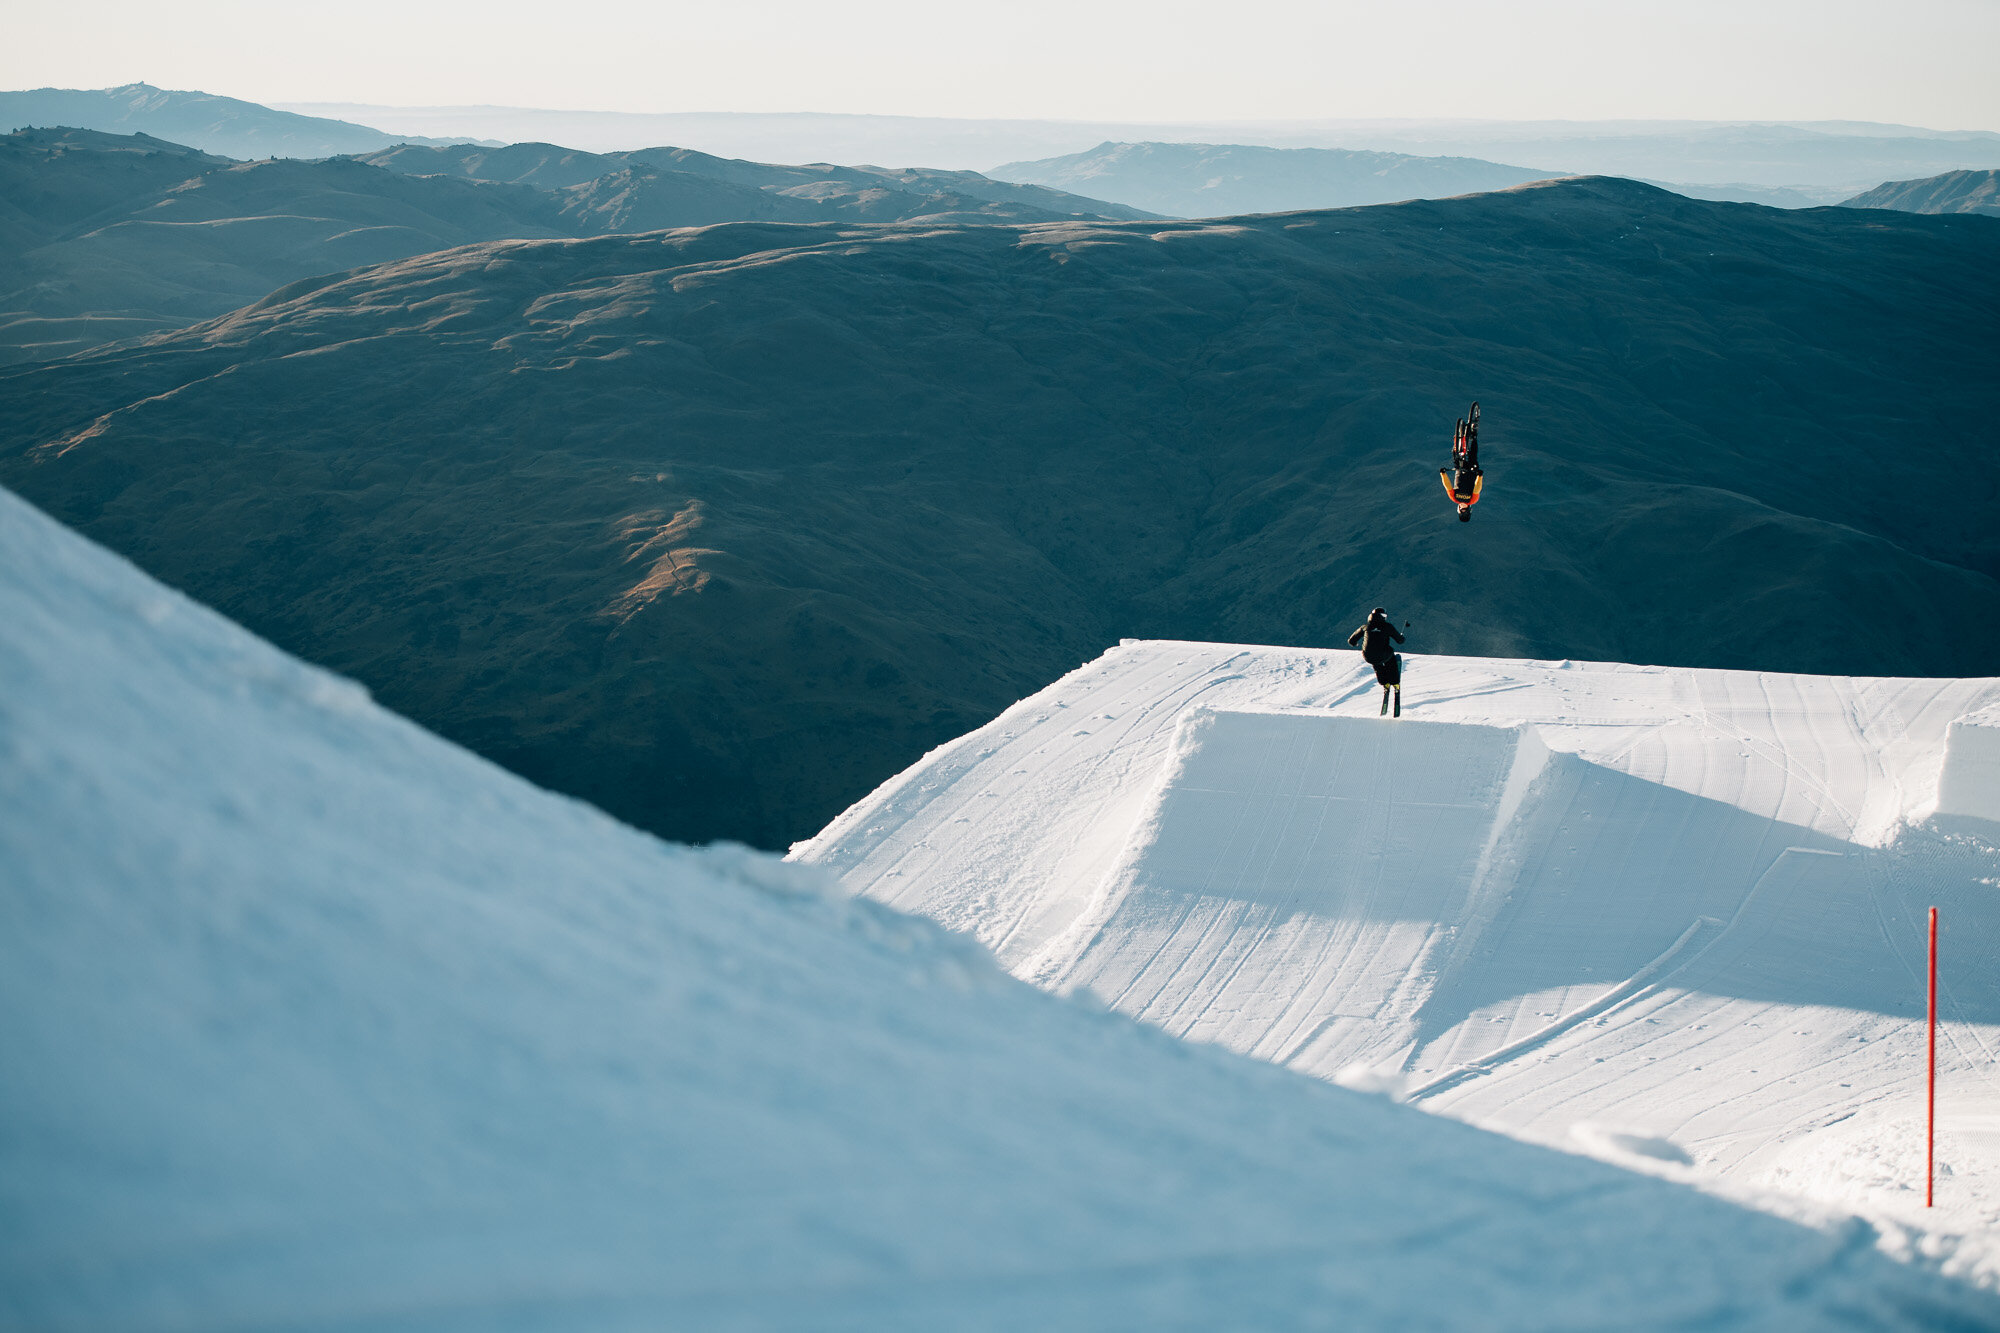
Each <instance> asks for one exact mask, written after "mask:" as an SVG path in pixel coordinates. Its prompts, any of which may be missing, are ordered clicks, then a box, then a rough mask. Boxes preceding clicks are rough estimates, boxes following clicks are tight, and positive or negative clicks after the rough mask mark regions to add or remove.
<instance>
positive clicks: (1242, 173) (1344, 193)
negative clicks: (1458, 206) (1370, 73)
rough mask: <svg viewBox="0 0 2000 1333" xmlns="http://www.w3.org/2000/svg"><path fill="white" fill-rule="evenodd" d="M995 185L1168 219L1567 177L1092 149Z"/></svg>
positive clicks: (1398, 157) (1366, 160)
mask: <svg viewBox="0 0 2000 1333" xmlns="http://www.w3.org/2000/svg"><path fill="white" fill-rule="evenodd" d="M993 174H994V175H996V176H998V177H1000V178H1001V179H1002V180H1012V181H1023V182H1028V183H1031V184H1035V185H1042V186H1047V187H1050V188H1054V189H1064V190H1076V191H1077V192H1079V193H1081V192H1082V191H1084V190H1085V189H1088V190H1091V191H1093V192H1095V194H1097V195H1099V196H1101V197H1104V198H1108V199H1115V200H1117V201H1119V202H1120V203H1126V204H1132V205H1135V206H1137V207H1140V208H1145V209H1148V210H1150V211H1151V212H1154V213H1164V214H1166V215H1168V216H1170V217H1183V218H1188V217H1203V218H1206V217H1233V216H1236V215H1238V214H1244V213H1282V212H1292V211H1296V210H1298V209H1308V208H1352V207H1355V206H1357V205H1366V204H1392V203H1399V202H1401V201H1403V200H1406V199H1444V198H1449V197H1451V196H1452V195H1459V194H1474V193H1477V192H1479V191H1482V190H1504V189H1507V188H1508V187H1510V186H1514V185H1525V184H1527V183H1528V182H1529V181H1535V180H1546V179H1548V178H1549V177H1551V176H1560V175H1564V174H1567V173H1564V172H1559V171H1554V172H1552V171H1538V170H1534V169H1532V168H1528V167H1513V166H1507V165H1504V164H1502V163H1498V162H1483V161H1480V160H1478V159H1476V158H1463V157H1413V156H1410V155H1408V154H1404V153H1373V152H1357V151H1350V150H1346V149H1338V148H1260V147H1256V146H1252V145H1245V144H1206V143H1112V142H1106V143H1101V144H1099V145H1098V146H1097V147H1095V148H1093V149H1091V150H1090V151H1089V152H1087V153H1073V154H1071V155H1069V156H1067V157H1055V158H1047V159H1045V160H1043V161H1039V162H1010V163H1008V164H1007V165H1005V166H1001V167H995V168H994V169H993Z"/></svg>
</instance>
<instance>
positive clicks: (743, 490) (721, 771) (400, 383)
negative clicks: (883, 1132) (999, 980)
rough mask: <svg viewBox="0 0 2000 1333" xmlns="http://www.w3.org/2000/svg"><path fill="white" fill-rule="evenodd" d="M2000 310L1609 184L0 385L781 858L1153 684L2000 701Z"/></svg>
mask: <svg viewBox="0 0 2000 1333" xmlns="http://www.w3.org/2000/svg"><path fill="white" fill-rule="evenodd" d="M1996 261H2000V222H1993V221H1989V220H1987V219H1982V218H1928V217H1919V216H1914V215H1907V214H1897V213H1885V212H1869V211H1857V210H1847V209H1817V210H1807V211H1803V212H1779V211H1775V210H1770V209H1764V208H1759V207H1754V206H1747V205H1733V204H1713V203H1703V202H1698V201H1694V200H1689V199H1685V198H1681V197H1677V196H1674V195H1670V194H1667V193H1664V192H1662V191H1659V190H1654V189H1651V188H1649V187H1646V186H1642V185H1637V184H1634V183H1631V182H1627V181H1617V180H1605V179H1581V180H1570V181H1564V182H1556V183H1551V184H1545V185H1539V186H1528V187H1523V188H1520V189H1516V190H1510V191H1507V192H1504V193H1499V194H1491V195H1480V196H1471V197H1466V198H1459V199H1451V200H1444V201H1438V202H1426V203H1412V204H1402V205H1393V206H1385V207H1376V208H1365V209H1352V210H1343V211H1334V212H1322V213H1302V214H1290V215H1275V216H1270V217H1261V218H1256V219H1247V220H1235V221H1224V222H1210V223H1122V224H1104V223H1082V222H1074V223H1057V224H1046V225H1037V226H950V227H939V226H917V227H906V226H875V227H867V226H845V225H839V224H825V223H823V224H816V225H809V226H789V225H782V224H754V223H746V224H735V225H728V226H718V227H710V228H705V229H700V230H691V231H678V232H665V233H658V234H651V235H638V236H614V237H606V238H600V239H589V240H564V241H552V242H505V243H494V244H485V245H478V246H472V247H467V248H462V249H457V250H450V251H445V252H442V253H437V254H430V255H424V256H421V257H418V258H414V259H408V260H403V261H400V262H397V263H393V264H387V265H382V266H378V267H374V268H369V269H363V270H359V271H357V272H353V273H349V274H344V275H336V276H333V277H327V278H320V279H314V280H310V281H307V282H302V283H299V284H296V285H294V286H293V287H290V288H287V289H285V290H281V291H278V292H276V293H273V294H272V295H271V296H270V297H268V298H267V299H265V300H263V301H261V302H259V303H257V304H256V305H254V306H251V307H249V308H247V309H245V310H242V311H239V312H236V313H234V314H231V315H228V316H225V317H223V318H221V319H218V320H215V321H212V322H210V323H208V324H205V325H201V326H199V327H196V328H193V329H189V330H187V331H184V332H181V333H178V334H174V335H171V336H167V337H163V338H160V339H157V340H154V341H153V342H151V343H150V344H148V345H144V346H140V347H136V348H126V349H121V350H116V351H110V352H106V353H103V354H100V355H96V356H88V357H78V358H72V359H70V360H67V361H64V362H60V363H55V364H50V365H45V366H39V367H23V368H16V369H14V370H10V371H5V372H0V423H4V424H0V430H4V432H5V434H4V437H0V482H4V483H5V484H7V485H8V486H11V487H14V488H16V489H18V490H20V491H21V492H22V493H24V494H26V495H27V496H28V497H29V498H30V499H32V500H34V501H36V502H37V503H39V504H41V505H42V506H44V507H45V508H47V509H49V510H50V511H51V512H53V513H54V514H56V515H57V516H58V517H60V518H62V519H64V520H65V521H67V522H70V523H72V524H74V525H76V526H78V527H80V528H81V529H82V530H83V531H85V532H86V533H88V534H89V535H90V536H92V537H94V538H96V539H97V540H100V541H103V542H105V543H107V544H109V545H111V546H112V547H114V548H115V549H118V550H121V551H123V552H125V553H127V554H129V555H131V556H132V557H133V558H135V559H136V560H138V561H139V562H140V563H141V564H142V565H144V566H145V567H146V568H148V569H149V570H151V571H153V572H155V573H156V574H158V575H160V576H162V577H164V578H166V579H168V580H169V581H171V582H174V583H176V584H179V585H180V586H182V587H184V588H186V589H188V590H189V591H190V592H192V593H194V594H195V595H196V596H199V597H201V598H203V599H204V600H207V601H209V602H211V603H213V604H215V605H216V606H218V607H220V608H221V609H222V610H224V611H225V612H227V613H228V614H229V615H231V616H233V617H235V618H237V619H239V620H241V621H243V622H244V623H245V624H247V625H249V626H250V627H251V628H252V629H254V630H255V631H257V632H258V633H260V634H264V635H266V636H268V637H270V638H272V639H274V640H276V641H277V642H278V643H280V644H281V645H283V646H285V647H287V648H289V649H292V650H293V651H296V652H300V653H302V654H304V655H306V656H308V657H310V658H313V659H315V660H317V661H320V662H323V663H326V664H328V665H330V666H332V667H334V668H336V669H338V670H340V671H343V672H346V673H348V674H351V675H353V676H355V677H357V678H359V679H361V680H362V681H364V682H366V683H367V684H368V685H370V686H371V687H372V688H373V689H374V690H375V691H376V693H377V694H378V695H379V696H380V697H381V698H382V699H383V700H384V701H385V702H387V703H388V704H390V705H391V706H393V707H395V708H397V709H400V710H402V711H404V712H405V713H407V714H409V715H410V716H412V717H414V718H416V719H418V720H419V721H422V722H423V723H425V724H426V725H429V726H432V727H434V728H436V729H438V730H440V731H442V732H444V733H445V734H446V735H448V736H451V737H453V738H456V739H459V740H462V741H465V742H467V743H469V744H471V745H472V746H474V747H475V748H478V749H480V750H481V751H482V752H484V753H486V754H487V755H489V756H490V757H492V758H494V759H496V760H498V761H500V762H501V763H503V764H506V765H508V766H510V767H513V768H515V769H517V770H518V771H520V772H522V773H524V774H526V775H528V776H530V777H532V778H535V779H537V780H539V781H542V782H544V783H547V784H549V785H551V786H554V787H556V788H558V789H560V790H565V791H569V792H572V793H574V794H577V795H580V796H583V797H585V798H587V799H590V800H592V801H595V802H597V803H599V804H601V805H603V806H604V807H605V808H607V809H609V810H611V811H613V812H614V813H617V814H619V815H621V816H622V817H624V818H627V819H629V820H632V821H634V822H636V823H639V824H642V825H644V826H647V827H650V828H653V829H656V830H659V831H661V832H664V833H667V834H669V835H673V836H678V837H691V838H712V837H722V836H728V837H737V838H743V839H747V840H750V841H753V842H757V843H761V844H764V845H782V844H783V843H785V842H786V841H788V840H790V839H792V838H796V837H799V836H802V835H805V834H808V833H810V832H812V831H814V830H815V829H816V828H817V827H818V826H819V825H820V824H821V823H822V822H823V821H824V820H825V819H826V818H828V817H829V816H831V815H832V814H834V813H835V812H837V811H838V810H840V809H841V808H843V807H844V806H845V805H846V804H848V803H849V802H850V801H852V800H853V799H855V798H856V797H857V796H858V795H860V794H861V793H862V792H864V791H865V790H867V788H868V787H869V786H870V785H871V784H873V783H875V782H877V781H879V780H880V779H881V778H883V777H886V776H887V775H889V774H890V773H892V772H894V771H895V770H897V769H898V768H900V767H901V766H903V765H904V764H906V763H907V762H909V761H910V760H911V759H912V758H914V757H915V756H916V755H918V754H919V753H921V752H922V751H923V750H924V749H925V748H926V747H928V746H931V745H934V744H936V743H938V742H941V741H943V740H946V739H948V738H950V737H952V736H954V735H957V734H959V733H960V732H962V731H964V730H965V729H966V728H967V727H969V726H970V725H972V724H974V723H976V722H980V721H983V720H985V719H986V718H987V717H990V716H991V715H992V714H993V713H994V712H995V711H996V710H997V709H999V708H1000V707H1002V706H1004V705H1005V704H1007V703H1008V702H1010V701H1012V700H1013V699H1015V698H1017V697H1020V696H1021V695H1023V694H1026V693H1027V692H1029V691H1030V690H1032V689H1034V688H1037V687H1039V686H1040V685H1042V684H1045V683H1046V682H1047V681H1048V680H1049V679H1051V678H1053V677H1054V676H1056V675H1058V674H1060V673H1061V672H1062V671H1064V670H1065V669H1067V668H1068V667H1070V666H1073V665H1074V664H1076V663H1077V662H1078V661H1080V660H1083V659H1084V658H1087V657H1089V656H1091V655H1093V654H1094V653H1096V652H1097V651H1098V650H1100V649H1101V648H1103V647H1104V646H1105V645H1106V644H1108V643H1111V642H1115V641H1116V640H1117V639H1118V638H1119V637H1120V636H1128V635H1129V636H1147V637H1188V638H1202V639H1219V640H1234V641H1254V642H1264V643H1298V644H1307V645H1332V644H1337V643H1339V642H1340V641H1341V640H1343V639H1344V638H1345V636H1346V634H1347V631H1348V630H1349V628H1351V627H1352V625H1353V624H1354V623H1356V622H1357V621H1358V619H1359V618H1360V617H1361V615H1362V614H1363V613H1365V611H1366V610H1367V608H1368V607H1369V606H1372V605H1377V604H1383V605H1387V606H1389V607H1391V608H1392V610H1394V611H1395V612H1396V614H1397V616H1398V618H1399V619H1402V618H1408V619H1410V620H1411V621H1412V622H1413V626H1412V631H1411V643H1410V650H1411V651H1412V652H1415V653H1423V652H1427V651H1438V652H1457V653H1475V654H1477V653H1486V654H1506V655H1532V656H1539V657H1548V658H1565V657H1570V658H1609V659H1619V660H1626V661H1638V662H1655V663H1662V664H1677V665H1707V666H1719V667H1752V666H1754V667H1766V668H1772V669H1780V670H1789V671H1820V672H1836V673H1843V674H1874V673H1881V674H1968V675H1969V674H1992V673H1995V672H2000V582H1996V576H2000V534H1996V531H1995V529H1994V525H1993V524H1992V522H1991V517H1990V516H1991V513H1992V509H1993V504H1994V501H1995V500H1996V498H2000V496H1996V492H1995V482H1994V481H1993V479H1992V477H1993V474H1992V472H1991V469H1990V468H1989V467H1988V466H1987V464H1986V460H1985V443H1984V440H1983V439H1982V438H1981V436H1980V434H1979V432H1978V431H1976V430H1974V429H1969V426H1970V425H1971V424H1972V423H1976V422H1978V421H1980V420H1982V419H1983V418H1984V416H1985V414H1987V413H1989V412H1990V409H1991V404H1992V402H1993V401H1994V400H1995V397H1996V390H2000V371H1996V366H2000V346H1996V339H2000V334H1996V330H1995V326H1994V322H1993V320H1992V319H1991V311H1992V310H1993V309H1995V308H2000V262H1996ZM1475 397H1476V398H1478V399H1480V400H1481V402H1482V404H1483V408H1484V415H1485V420H1486V430H1485V461H1486V463H1487V466H1488V485H1487V492H1486V495H1487V498H1486V500H1485V501H1484V502H1483V503H1482V504H1481V505H1480V506H1479V509H1478V511H1477V518H1476V520H1475V521H1474V522H1473V523H1471V524H1470V525H1461V524H1459V523H1457V522H1456V521H1454V519H1453V516H1452V512H1451V509H1450V506H1449V505H1448V504H1447V503H1446V502H1445V499H1444V497H1443V495H1442V493H1441V490H1440V488H1439V486H1438V481H1437V475H1436V469H1437V467H1438V466H1439V464H1441V463H1442V462H1443V461H1444V454H1445V451H1446V447H1447V442H1448V439H1449V431H1450V423H1451V420H1452V418H1453V417H1454V416H1455V415H1456V414H1458V413H1460V412H1462V411H1463V410H1464V408H1465V404H1466V402H1467V401H1468V400H1470V399H1472V398H1475ZM1423 688H1424V687H1423V674H1422V665H1421V661H1420V660H1419V661H1417V662H1414V663H1413V664H1412V667H1411V671H1410V678H1409V690H1410V693H1411V694H1412V696H1413V697H1418V696H1420V695H1421V692H1422V690H1423ZM1078 725H1079V726H1080V727H1087V726H1088V719H1079V721H1078Z"/></svg>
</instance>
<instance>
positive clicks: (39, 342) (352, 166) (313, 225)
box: [0, 129, 1146, 364]
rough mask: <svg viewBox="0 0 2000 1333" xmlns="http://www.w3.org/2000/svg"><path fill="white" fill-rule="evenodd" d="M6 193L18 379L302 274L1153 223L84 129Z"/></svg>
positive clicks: (688, 170) (5, 329)
mask: <svg viewBox="0 0 2000 1333" xmlns="http://www.w3.org/2000/svg"><path fill="white" fill-rule="evenodd" d="M377 164H380V165H377ZM0 186H4V187H5V188H4V191H0V364H4V363H6V362H9V361H20V360H47V359H50V358H53V357H57V356H64V355H69V354H72V353H75V352H78V351H81V350H84V349H85V348H88V347H92V346H96V345H99V344H101V343H105V342H109V341H114V340H117V339H122V338H131V337H136V336H140V335H143V334H149V333H158V332H162V331H164V330H168V329H173V328H178V327H183V326H185V325H187V324H190V323H193V322H195V321H196V320H200V319H206V318H210V317H212V316H215V315H219V314H222V313H223V312H225V311H228V310H233V309H236V308H237V307H238V306H242V305H245V304H247V303H248V302H251V301H254V300H256V299H257V298H258V297H261V296H263V295H265V294H266V293H268V292H270V291H272V290H273V289H274V288H277V287H282V286H284V285H286V284H288V283H292V282H296V281H298V280H299V279H301V278H306V277H311V276H313V275H315V274H323V273H330V272H334V271H337V270H340V269H346V268H354V267H357V266H360V265H365V264H377V263H384V262H388V261H391V260H397V259H405V258H408V257H409V256H411V255H415V254H421V253H423V252H425V251H427V250H439V249H444V248H446V247H449V246H456V245H466V244H470V243H473V242H477V241H491V240H506V239H549V238H553V237H561V236H602V235H607V234H610V233H613V232H625V231H656V230H661V229H664V228H671V227H698V226H711V225H714V224H716V223H723V222H748V221H769V222H818V221H823V220H827V219H839V220H842V221H847V222H854V223H924V224H929V225H949V224H956V223H967V222H1043V221H1054V220H1058V219H1063V218H1072V217H1079V216H1080V217H1085V218H1091V219H1104V218H1124V217H1143V216H1146V215H1145V214H1143V213H1140V212H1139V210H1137V209H1130V208H1123V207H1120V206H1118V205H1115V204H1106V203H1100V202H1099V201H1096V200H1090V199H1081V198H1077V197H1076V196H1073V195H1065V194H1060V193H1058V192H1056V191H1053V190H1044V189H1040V188H1038V187H1035V186H1024V185H1010V184H1007V183H1004V182H999V181H990V180H987V179H986V178H985V177H982V176H978V175H976V174H975V173H972V172H932V171H923V170H907V171H901V172H891V171H883V170H880V169H873V168H848V167H834V166H815V167H785V166H770V165H766V164H763V163H756V162H738V161H730V160H727V159H722V158H714V157H710V156H708V155H707V154H703V153H693V152H689V151H687V150H685V149H672V148H661V149H651V150H647V151H644V152H639V153H626V154H618V155H613V156H600V155H596V154H589V153H577V152H573V151H571V150H568V149H563V148H558V147H555V146H554V145H549V144H520V145H514V146H512V147H509V148H502V149H498V150H487V149H484V148H479V147H463V148H456V147H454V148H443V147H425V146H412V145H399V146H397V147H395V148H391V149H387V150H384V151H383V152H380V153H376V154H370V155H367V156H365V157H352V158H331V159H325V160H318V161H301V160H295V159H288V158H277V159H266V160H263V161H258V162H251V163H239V162H235V161H232V160H230V159H227V158H222V157H216V156H212V155H209V154H205V153H199V152H196V151H195V150H193V149H190V148H186V147H184V146H181V145H178V144H172V143H167V142H165V141H163V140H159V139H155V138H151V137H150V136H143V135H140V136H124V135H114V134H108V133H104V132H101V131H96V130H82V129H44V130H23V131H18V132H16V133H14V134H10V135H0Z"/></svg>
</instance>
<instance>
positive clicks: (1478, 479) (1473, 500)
mask: <svg viewBox="0 0 2000 1333" xmlns="http://www.w3.org/2000/svg"><path fill="white" fill-rule="evenodd" d="M1438 480H1439V481H1441V482H1443V483H1444V493H1445V494H1446V495H1449V496H1450V497H1451V502H1452V503H1453V504H1455V505H1476V504H1478V503H1479V488H1480V487H1481V486H1483V485H1485V484H1486V474H1485V473H1483V472H1475V473H1473V474H1472V495H1471V496H1470V497H1469V498H1468V497H1466V496H1463V495H1460V494H1459V493H1458V492H1457V491H1455V490H1453V489H1452V485H1451V469H1450V468H1442V467H1441V468H1439V469H1438Z"/></svg>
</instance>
